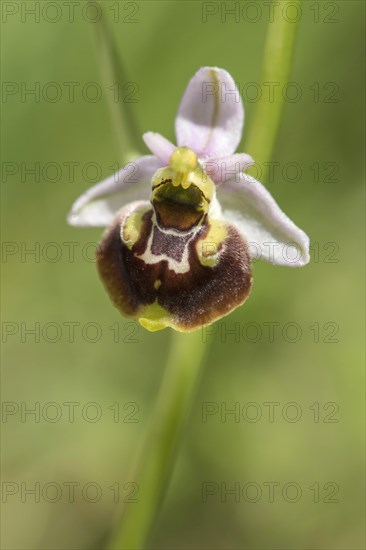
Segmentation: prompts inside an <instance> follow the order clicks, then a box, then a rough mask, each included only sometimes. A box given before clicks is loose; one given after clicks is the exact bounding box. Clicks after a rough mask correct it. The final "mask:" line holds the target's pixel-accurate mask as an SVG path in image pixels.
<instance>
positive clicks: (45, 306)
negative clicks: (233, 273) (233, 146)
mask: <svg viewBox="0 0 366 550" xmlns="http://www.w3.org/2000/svg"><path fill="white" fill-rule="evenodd" d="M35 4H39V9H40V10H41V11H40V16H39V21H36V20H35V19H36V16H34V15H33V16H32V15H31V14H29V13H28V12H27V10H26V8H27V9H34V6H35ZM54 4H56V3H54V2H47V1H45V2H40V3H37V2H3V3H2V12H3V13H2V17H3V18H2V21H3V23H2V27H3V28H2V30H3V32H2V64H3V74H2V79H3V82H4V83H5V88H4V87H3V99H2V120H3V143H2V169H3V174H2V238H3V256H2V270H3V283H4V286H3V292H2V322H3V325H2V328H3V352H2V353H3V361H2V365H3V374H2V381H3V402H4V403H3V418H2V434H3V449H2V458H3V467H2V482H3V485H2V489H3V505H2V508H3V512H2V514H3V518H2V519H3V522H2V524H3V533H2V536H3V542H2V545H3V546H2V547H3V548H4V549H33V548H37V549H38V548H39V549H41V548H42V549H43V548H44V549H51V548H54V549H71V548H72V549H78V548H85V549H100V548H102V547H103V544H104V542H105V540H106V539H107V537H108V533H109V532H110V530H111V528H112V527H113V526H114V525H115V523H116V521H118V518H119V515H120V511H121V507H122V505H123V500H124V499H126V497H128V495H129V494H130V493H131V491H132V490H133V489H134V487H133V486H130V485H126V484H127V483H128V482H130V481H131V479H129V475H130V474H129V471H130V467H131V462H132V461H133V457H134V452H135V450H136V447H137V445H138V443H139V441H140V440H141V437H142V435H143V433H144V430H145V429H146V423H147V420H148V418H149V416H150V414H151V410H152V408H153V405H154V401H155V398H156V394H157V391H158V388H159V384H160V382H161V378H162V375H163V371H164V361H165V357H166V355H167V351H168V348H169V340H170V331H169V330H165V331H163V332H161V333H155V334H150V333H147V332H145V331H144V330H143V329H142V328H139V327H138V326H137V325H135V324H134V323H132V324H131V323H130V322H129V321H128V320H126V319H124V318H122V317H120V315H119V313H118V312H117V310H115V309H114V308H113V307H112V306H111V304H110V302H109V299H108V297H107V295H106V294H105V292H104V290H103V288H102V285H101V283H100V281H99V280H98V276H97V272H96V269H95V266H94V264H93V261H92V260H91V258H92V257H93V253H94V248H95V246H94V244H93V243H96V242H97V241H98V239H99V237H100V234H101V232H100V231H99V230H96V229H78V228H72V227H69V226H67V224H66V219H65V218H66V214H67V212H68V210H69V208H70V205H71V204H72V202H73V201H74V199H75V198H76V197H77V196H78V195H79V194H80V193H81V192H82V191H83V190H84V189H86V188H88V187H89V186H90V185H92V183H94V182H96V181H98V179H100V178H101V177H105V176H107V175H109V174H111V173H112V172H113V171H114V170H115V169H116V167H117V164H118V163H120V162H121V154H120V152H119V150H118V144H117V140H116V135H115V133H114V129H113V125H112V124H111V120H110V117H109V111H108V107H107V102H106V96H107V94H110V93H112V91H111V90H108V89H106V88H103V94H102V97H101V98H100V99H99V100H97V101H95V102H93V101H91V100H90V99H89V98H92V97H93V91H94V90H95V89H96V88H95V87H94V88H93V86H92V85H90V84H89V83H91V82H94V83H98V84H99V86H102V81H101V78H100V73H99V69H98V62H97V56H96V45H95V36H94V31H95V29H94V28H93V26H94V24H93V23H92V22H91V20H92V19H93V18H94V17H96V15H95V14H96V13H97V12H95V11H93V10H92V9H91V11H87V8H86V7H85V3H84V2H82V1H81V2H76V3H75V5H74V6H73V9H74V16H73V18H72V17H71V15H70V9H71V8H70V6H68V5H67V3H66V2H62V1H61V2H58V3H57V5H58V8H55V7H54ZM235 4H238V5H239V7H240V13H239V16H238V15H236V16H235V15H229V14H226V15H225V12H224V11H223V10H224V8H223V7H222V4H221V3H217V4H216V3H212V2H210V3H206V4H205V3H201V2H181V1H174V2H163V1H162V2H160V1H155V0H153V1H146V2H145V1H143V2H127V3H126V2H102V7H103V17H106V18H107V19H108V21H109V23H110V28H111V31H112V32H113V35H114V36H115V39H116V41H117V44H118V48H119V52H120V54H121V56H122V58H123V60H124V63H125V66H126V72H127V74H128V80H129V81H130V82H133V83H135V84H134V86H135V89H137V88H138V91H137V93H136V94H135V96H134V98H135V99H137V102H136V103H133V104H132V108H133V111H134V113H135V115H136V117H137V120H138V123H139V127H140V130H141V132H143V131H148V130H155V131H158V132H161V133H162V134H163V135H165V136H166V137H168V138H169V139H171V140H173V141H174V133H173V132H174V117H175V113H176V110H177V107H178V105H179V102H180V99H181V96H182V93H183V91H184V89H185V87H186V85H187V82H188V80H189V78H191V76H192V75H193V74H194V73H195V71H196V70H197V69H198V68H199V67H200V66H203V65H215V66H219V67H224V68H226V69H227V70H228V71H229V72H230V73H231V74H232V75H233V77H234V79H235V80H236V81H237V82H238V83H239V84H240V86H241V89H242V91H243V99H244V104H245V109H246V129H247V130H248V128H250V124H251V116H252V113H253V108H254V107H255V102H254V101H251V98H253V90H254V88H253V89H251V90H250V89H249V88H247V85H248V83H250V82H252V83H253V82H254V83H258V80H259V78H260V69H261V61H262V53H263V46H264V40H265V34H266V27H267V24H268V18H269V17H268V13H269V7H268V2H264V3H256V4H255V5H256V6H257V7H253V5H254V3H253V2H237V3H235V2H227V3H226V7H227V8H228V9H229V8H233V7H234V9H236V10H237V9H238V8H237V7H235ZM275 4H276V5H277V4H278V5H277V8H276V9H277V10H279V11H275V12H274V13H275V17H282V16H283V15H281V13H282V11H281V10H282V9H283V8H286V5H287V8H288V9H290V8H289V7H288V5H289V4H291V3H289V2H282V3H281V4H279V3H275ZM22 5H23V7H22ZM258 6H259V8H260V9H259V8H258ZM224 7H225V6H224ZM216 8H217V10H216ZM287 8H286V9H287ZM36 9H37V8H36ZM42 10H43V12H42ZM118 10H119V11H118ZM205 10H206V11H205ZM207 10H208V12H209V13H211V11H212V12H215V13H213V14H212V15H209V14H208V13H207ZM210 10H211V11H210ZM364 11H365V4H364V3H363V2H359V1H352V0H351V1H350V0H347V1H338V2H304V3H303V4H302V13H301V17H300V21H299V32H298V36H297V41H296V49H295V54H294V63H293V68H292V72H291V80H292V81H293V82H296V83H297V86H298V89H300V90H301V97H300V98H299V100H298V101H294V102H290V101H286V102H285V107H284V113H283V119H282V123H281V128H280V132H279V136H278V141H277V145H276V149H275V153H274V157H273V159H272V160H273V161H275V162H277V163H279V164H278V165H277V167H276V171H275V178H274V181H273V182H268V181H265V182H263V183H265V184H267V185H268V187H269V189H270V190H271V192H272V193H273V195H274V196H275V198H276V200H278V202H279V204H280V206H281V207H282V208H283V210H284V211H285V212H286V213H287V214H288V215H289V216H290V217H291V218H292V219H293V220H294V221H295V223H297V224H298V225H299V226H300V227H301V228H303V229H304V230H305V231H306V232H307V233H308V234H309V236H310V239H311V242H312V255H313V261H312V262H311V264H310V265H309V266H307V267H306V268H304V269H299V270H296V269H295V270H293V269H284V268H281V267H274V266H271V265H269V264H265V263H262V262H256V263H255V265H254V290H253V293H252V296H251V298H250V299H249V300H248V302H247V303H246V305H245V306H244V307H242V308H239V309H238V310H236V311H235V312H234V313H233V314H231V315H230V316H229V317H227V318H226V319H224V321H222V322H219V323H217V324H216V325H215V326H214V327H211V329H210V331H209V333H203V334H202V337H203V338H207V339H208V340H210V341H211V343H212V347H211V351H210V356H209V360H208V364H207V366H206V369H205V372H204V375H203V379H202V382H201V386H200V390H199V394H198V395H197V396H196V400H195V405H194V409H193V411H192V414H191V416H190V419H189V426H188V430H187V433H186V435H185V439H184V441H183V442H182V446H181V449H180V454H179V459H178V463H177V467H176V470H175V473H174V476H173V480H172V484H171V486H170V489H169V492H168V494H167V498H166V501H165V503H164V506H163V508H162V510H161V513H160V515H159V519H158V521H157V523H156V525H155V527H154V532H153V534H152V537H151V540H150V544H149V547H150V548H167V549H168V548H169V549H178V548H179V549H183V548H184V549H189V548H192V549H193V548H194V549H198V548H202V549H203V548H215V549H239V548H241V549H242V548H247V549H275V548H276V549H279V548H295V549H300V548H301V549H302V548H308V549H314V550H315V549H330V548H332V549H343V548H347V549H356V548H357V549H358V548H363V547H364V546H363V545H364V509H363V503H364V473H363V472H364V448H363V427H364V418H363V411H364V406H363V403H364V375H363V368H362V367H363V347H362V346H361V343H362V341H363V337H364V314H363V265H364V261H363V204H362V203H363V189H362V180H363V159H364V134H363V127H364V122H363V120H364V103H363V95H364V91H365V84H364V76H363V75H364V72H363V48H362V46H363V43H364V29H363V22H364ZM13 12H14V13H13ZM205 13H206V18H205V17H204V14H205ZM285 13H287V12H285ZM276 14H277V15H276ZM289 14H290V15H289V16H291V13H290V12H289ZM236 18H237V19H236ZM132 19H133V20H134V21H135V22H133V21H132ZM205 19H206V22H205ZM52 20H53V22H52ZM67 82H69V83H71V82H74V83H79V84H75V85H72V86H75V96H74V101H71V100H70V98H69V95H68V89H70V86H71V84H69V85H67V84H65V83H67ZM36 83H39V84H36ZM49 83H56V87H54V88H52V86H51V85H50V84H49ZM3 86H4V84H3ZM35 86H39V94H38V92H37V94H38V97H37V95H29V94H28V95H24V91H25V89H28V88H34V87H35ZM85 86H86V88H85ZM136 86H137V88H136ZM59 89H61V90H62V93H61V96H59V97H56V100H55V101H53V102H52V101H51V99H50V98H52V97H54V96H53V94H54V93H55V90H56V91H57V90H59ZM83 90H84V92H82V91H83ZM130 91H131V90H130V89H127V88H126V90H122V94H124V95H122V97H125V96H126V93H128V92H130ZM263 93H266V90H263ZM88 94H90V95H88ZM242 150H245V131H244V141H243V145H242ZM145 152H146V149H145V147H144V145H143V142H142V141H141V153H145ZM248 153H251V151H248ZM259 160H261V159H259ZM263 160H268V159H263ZM35 163H39V165H38V167H37V165H35ZM48 163H53V164H48ZM91 163H96V165H97V167H98V168H97V169H96V168H95V165H92V164H91ZM288 163H297V166H300V171H301V174H300V176H299V177H297V176H296V175H295V177H294V172H292V168H291V166H288ZM34 166H35V168H36V172H37V173H39V176H38V175H37V173H36V175H34V174H31V173H27V172H26V171H27V169H31V168H32V167H34ZM72 166H73V167H74V175H73V176H72V175H71V177H70V170H71V169H72ZM296 169H298V168H296ZM53 180H54V181H53ZM50 243H54V244H50ZM70 243H74V244H70ZM73 247H74V257H72V254H71V252H70V250H71V249H72V248H73ZM31 249H33V250H35V251H36V252H35V253H33V254H32V253H27V251H29V250H31ZM272 323H274V324H272ZM269 324H270V325H269ZM271 324H272V325H271ZM269 326H272V327H273V330H274V336H273V338H271V337H270V335H269V330H270V329H269ZM72 327H74V328H73V330H74V336H73V338H71V337H70V332H72ZM32 328H33V329H35V330H36V332H35V333H33V334H31V333H29V332H27V330H28V329H32ZM229 330H231V331H234V334H230V333H228V332H227V331H229ZM213 332H214V333H215V334H211V333H213ZM70 403H74V404H73V405H72V404H70ZM207 403H210V405H209V407H210V411H212V414H210V415H209V416H205V415H204V411H206V410H207V406H208V405H207ZM268 403H272V407H273V410H274V415H273V416H271V415H270V414H269V412H270V405H268ZM235 408H236V409H235ZM26 409H35V410H36V413H35V414H33V415H32V414H26ZM72 409H73V410H74V418H73V420H74V421H73V422H72V421H71V420H72V415H71V413H70V411H71V410H72ZM226 409H227V410H228V409H235V410H236V411H237V414H236V415H233V414H231V415H230V414H228V415H225V410H226ZM207 483H209V484H210V485H207ZM271 483H273V485H271V486H272V487H273V491H274V493H273V498H272V495H271V494H270V491H269V485H268V484H271ZM289 483H290V485H288V484H289ZM205 484H206V485H205ZM235 484H236V485H235ZM248 484H249V485H248ZM72 486H73V487H74V498H71V497H70V494H71V493H72V490H71V487H72ZM117 487H118V488H119V493H118V492H117ZM235 487H236V490H237V491H239V492H240V494H239V493H237V494H236V495H235V494H230V493H227V492H226V491H227V490H230V489H233V488H235ZM205 488H206V489H207V488H209V489H210V490H211V493H214V494H207V491H206V492H205ZM31 489H34V490H35V493H33V494H32V493H30V492H27V491H28V490H31ZM60 491H61V492H60ZM135 498H137V499H142V498H143V492H142V491H140V492H139V493H137V494H136V495H135ZM52 501H54V502H52ZM137 505H138V503H133V502H132V503H130V504H129V506H137Z"/></svg>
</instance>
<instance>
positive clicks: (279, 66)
mask: <svg viewBox="0 0 366 550" xmlns="http://www.w3.org/2000/svg"><path fill="white" fill-rule="evenodd" d="M293 4H294V5H297V6H298V7H300V4H301V2H300V0H296V1H295V2H293ZM287 19H288V18H287ZM297 28H298V24H297V23H296V22H293V23H291V22H290V21H288V20H286V19H285V18H284V17H283V14H282V13H280V12H279V11H278V10H277V11H275V16H274V21H273V23H269V24H268V31H267V37H266V43H265V47H264V59H263V65H262V73H261V89H262V90H268V89H269V86H273V90H274V93H273V97H271V94H270V93H268V94H267V93H265V94H263V95H262V97H261V99H260V100H259V101H258V103H257V104H256V107H255V110H254V115H253V119H252V122H251V128H250V133H249V135H248V139H247V141H246V143H245V150H246V151H248V152H249V153H250V154H251V155H252V156H253V158H254V159H256V161H257V162H259V163H260V164H263V162H266V161H267V162H268V161H270V160H271V158H272V153H273V148H274V145H275V141H276V137H277V133H278V129H279V125H280V120H281V114H282V108H283V104H284V98H283V95H282V90H283V89H284V86H286V84H287V82H288V78H289V74H290V69H291V60H292V57H293V49H294V42H295V36H296V30H297ZM248 172H249V173H250V170H248ZM267 172H268V168H267V169H266V167H264V166H262V179H263V180H266V178H267Z"/></svg>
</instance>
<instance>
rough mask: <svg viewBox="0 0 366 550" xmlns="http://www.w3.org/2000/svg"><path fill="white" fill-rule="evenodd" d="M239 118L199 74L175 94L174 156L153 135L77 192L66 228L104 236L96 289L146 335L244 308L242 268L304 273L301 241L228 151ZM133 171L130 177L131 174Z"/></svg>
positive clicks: (205, 71) (228, 90)
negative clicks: (260, 263) (257, 263)
mask: <svg viewBox="0 0 366 550" xmlns="http://www.w3.org/2000/svg"><path fill="white" fill-rule="evenodd" d="M243 124H244V109H243V105H242V101H241V98H240V94H239V91H238V89H237V87H236V85H235V82H234V80H233V79H232V77H231V76H230V74H229V73H228V72H227V71H225V70H224V69H219V68H216V67H203V68H201V69H199V71H198V72H197V73H196V74H195V75H194V77H193V78H192V79H191V81H190V82H189V84H188V87H187V89H186V91H185V93H184V95H183V98H182V101H181V104H180V107H179V110H178V114H177V118H176V121H175V130H176V139H177V146H176V145H174V144H173V143H171V142H170V141H168V140H167V139H166V138H164V137H163V136H161V135H160V134H157V133H154V132H147V133H145V134H144V136H143V139H144V141H145V144H146V145H147V147H148V148H149V149H150V151H151V153H152V155H146V156H142V157H140V158H138V159H136V160H135V161H134V162H133V163H130V164H128V165H126V166H125V167H123V168H122V169H121V170H119V171H118V172H117V173H116V174H114V175H112V176H110V177H109V178H107V179H106V180H104V181H102V182H101V183H99V184H97V185H95V186H94V187H92V188H91V189H89V190H88V191H86V192H85V193H84V194H83V195H81V197H79V199H78V200H77V201H76V202H75V203H74V205H73V207H72V209H71V212H70V214H69V217H68V221H69V223H70V224H72V225H76V226H94V227H95V226H107V227H108V229H107V230H106V233H105V234H104V236H103V238H102V241H101V243H100V245H99V249H98V252H97V266H98V269H99V273H100V276H101V278H102V280H103V282H104V285H105V287H106V289H107V291H108V293H109V295H110V297H111V299H112V301H113V302H114V304H115V305H116V306H117V307H118V309H119V310H120V311H121V313H122V314H123V315H126V316H129V317H132V318H135V319H138V320H139V322H140V323H141V325H142V326H144V327H145V328H147V329H148V330H151V331H154V330H160V329H163V328H165V327H172V328H174V329H175V330H178V331H181V332H189V331H192V330H195V329H198V328H201V327H202V326H205V325H208V324H210V323H212V322H213V321H215V320H217V319H219V318H220V317H222V316H224V315H227V314H228V313H230V312H231V311H232V310H233V309H235V308H236V307H238V306H239V305H241V304H243V303H244V301H245V300H246V298H247V297H248V296H249V293H250V291H251V287H252V275H251V262H252V260H253V258H261V259H263V260H266V261H270V262H271V263H273V264H277V265H288V266H291V267H294V266H303V265H305V264H306V263H307V262H308V261H309V239H308V237H307V235H306V234H305V233H304V232H303V231H302V230H301V229H299V228H298V227H297V226H296V225H295V224H294V223H293V222H292V221H291V220H290V219H289V218H288V217H287V216H286V215H285V214H284V213H283V212H282V210H281V209H280V208H279V206H278V205H277V203H276V201H275V200H274V198H273V197H272V196H271V194H270V193H269V192H268V191H267V189H266V188H265V187H264V186H263V185H262V184H261V183H259V182H258V181H256V180H255V179H254V178H253V177H251V176H249V175H248V174H246V173H245V172H244V170H245V169H246V168H248V167H249V166H251V165H252V164H253V162H254V161H253V159H252V158H251V157H250V156H249V155H247V154H245V153H234V152H235V150H236V148H237V146H238V145H239V142H240V140H241V135H242V129H243ZM131 168H132V173H131Z"/></svg>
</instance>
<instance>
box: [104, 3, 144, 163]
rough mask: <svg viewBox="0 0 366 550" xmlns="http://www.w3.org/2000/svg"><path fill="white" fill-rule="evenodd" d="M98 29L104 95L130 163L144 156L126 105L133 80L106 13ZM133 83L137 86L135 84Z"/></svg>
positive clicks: (139, 137)
mask: <svg viewBox="0 0 366 550" xmlns="http://www.w3.org/2000/svg"><path fill="white" fill-rule="evenodd" d="M93 3H94V4H95V2H93ZM101 9H102V7H101ZM94 27H95V31H96V38H97V53H98V57H99V66H100V72H101V75H102V79H103V81H104V85H105V86H104V93H105V96H106V98H107V101H108V106H109V110H110V114H111V119H112V121H113V124H114V128H115V131H116V133H117V137H118V144H119V147H120V152H121V157H122V160H123V162H124V163H125V162H130V161H131V160H134V159H135V158H136V157H138V156H140V153H139V152H138V151H139V149H140V147H141V133H140V132H139V129H138V126H137V122H136V120H135V117H134V115H133V113H132V111H131V107H130V105H131V103H127V102H126V97H125V95H126V94H125V93H124V90H125V89H126V88H125V87H126V85H127V84H128V82H129V81H128V78H127V74H126V71H125V68H124V65H123V63H122V59H121V57H120V55H119V54H118V50H117V47H116V44H115V41H114V39H113V35H112V32H111V30H110V28H109V27H108V24H107V22H106V18H105V14H103V17H101V18H100V19H98V21H97V22H96V23H95V24H94ZM129 84H130V85H131V86H134V85H135V83H133V82H132V83H131V82H130V83H129Z"/></svg>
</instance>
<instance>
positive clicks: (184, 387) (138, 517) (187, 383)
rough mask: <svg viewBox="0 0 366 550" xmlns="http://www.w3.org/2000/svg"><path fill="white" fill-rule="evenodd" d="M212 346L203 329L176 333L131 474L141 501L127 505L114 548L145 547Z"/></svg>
mask: <svg viewBox="0 0 366 550" xmlns="http://www.w3.org/2000/svg"><path fill="white" fill-rule="evenodd" d="M207 349H208V346H207V344H205V343H203V342H202V332H201V331H196V332H193V333H191V334H181V333H178V332H173V333H172V345H171V349H170V355H169V357H168V363H167V367H166V372H165V377H164V380H163V383H162V386H161V389H160V392H159V396H158V400H157V403H156V406H155V410H154V413H153V416H152V418H151V421H150V425H149V427H148V429H147V432H146V436H145V439H144V441H143V442H142V446H141V448H140V449H139V453H138V457H137V460H136V466H135V469H134V472H133V475H132V477H131V478H129V479H131V480H133V481H134V482H135V483H137V485H138V487H139V501H138V502H136V503H130V504H128V505H127V506H126V508H125V511H124V515H123V518H122V524H121V527H120V528H119V530H118V531H117V532H116V533H115V536H114V538H113V541H112V544H111V545H110V548H111V549H128V550H134V549H141V548H143V547H144V544H145V543H146V540H147V538H148V536H149V533H150V531H151V528H152V525H153V524H154V522H155V520H156V517H157V514H158V511H159V507H160V505H161V503H162V501H163V498H164V495H165V492H166V489H167V487H168V484H169V481H170V477H171V473H172V470H173V467H174V462H175V457H176V453H177V450H178V444H179V441H180V439H181V436H182V433H183V431H184V427H185V423H186V420H187V416H188V415H189V412H190V409H191V405H192V400H193V398H194V395H195V390H196V388H197V385H198V382H199V379H200V374H201V372H202V367H203V365H204V362H205V356H206V353H207Z"/></svg>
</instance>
